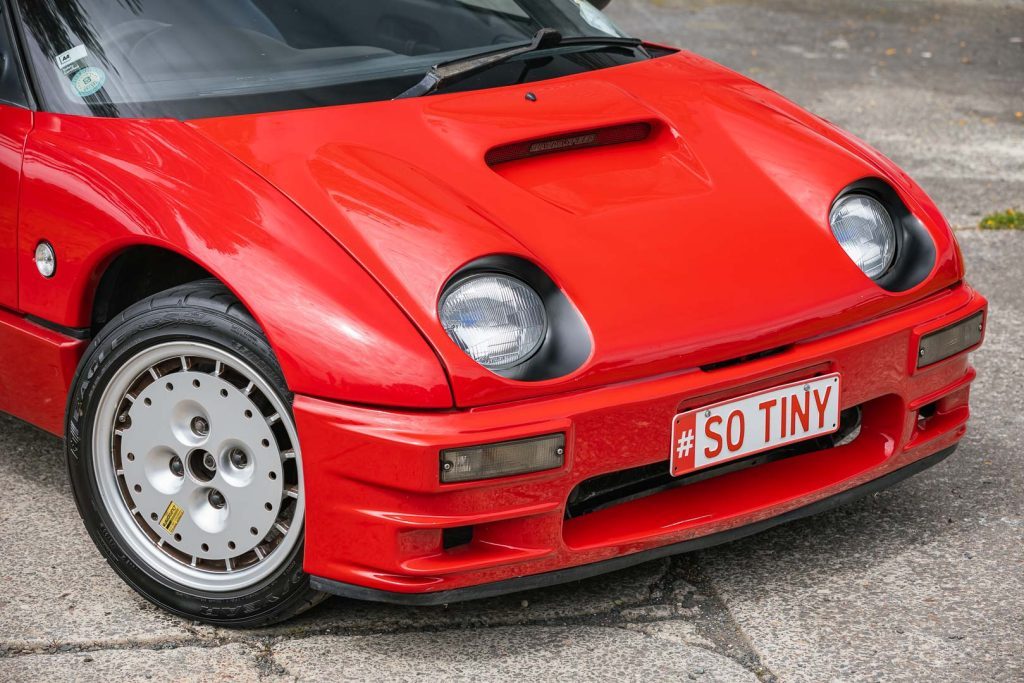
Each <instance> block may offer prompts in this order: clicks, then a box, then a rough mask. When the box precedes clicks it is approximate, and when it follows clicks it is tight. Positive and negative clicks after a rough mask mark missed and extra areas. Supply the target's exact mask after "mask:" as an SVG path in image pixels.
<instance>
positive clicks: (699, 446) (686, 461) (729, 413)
mask: <svg viewBox="0 0 1024 683" xmlns="http://www.w3.org/2000/svg"><path fill="white" fill-rule="evenodd" d="M839 386H840V385H839V374H838V373H836V374H832V375H826V376H824V377H816V378H814V379H811V380H805V381H802V382H794V383H792V384H787V385H785V386H781V387H775V388H773V389H767V390H765V391H759V392H757V393H756V394H749V395H747V396H743V397H741V398H736V399H732V400H729V401H723V402H722V403H716V404H715V405H712V406H706V407H704V408H700V409H698V410H691V411H689V412H686V413H681V414H679V415H676V417H675V420H673V422H672V457H671V460H670V462H671V470H672V476H675V477H678V476H680V475H683V474H686V473H687V472H693V471H694V470H699V469H702V468H704V467H711V466H713V465H717V464H719V463H723V462H728V461H730V460H736V459H737V458H743V457H746V456H749V455H756V454H757V453H762V452H764V451H768V450H771V449H773V448H778V447H780V446H786V445H788V444H792V443H797V442H799V441H806V440H807V439H813V438H814V437H816V436H823V435H825V434H831V433H833V432H835V431H838V429H839Z"/></svg>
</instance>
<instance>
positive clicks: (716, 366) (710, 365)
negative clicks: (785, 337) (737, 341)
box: [700, 344, 793, 372]
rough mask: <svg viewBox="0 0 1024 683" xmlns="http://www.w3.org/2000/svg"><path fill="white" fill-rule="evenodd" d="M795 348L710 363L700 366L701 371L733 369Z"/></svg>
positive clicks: (769, 350)
mask: <svg viewBox="0 0 1024 683" xmlns="http://www.w3.org/2000/svg"><path fill="white" fill-rule="evenodd" d="M791 348H793V345H792V344H789V345H787V346H778V347H776V348H774V349H768V350H766V351H758V352H757V353H751V354H747V355H746V356H740V357H739V358H730V359H729V360H723V361H719V362H717V363H708V364H707V365H702V366H700V369H701V370H703V371H704V372H714V371H715V370H721V369H723V368H728V367H732V366H733V365H740V364H741V363H749V362H750V361H754V360H760V359H761V358H769V357H771V356H777V355H779V354H780V353H785V352H786V351H789V350H790V349H791Z"/></svg>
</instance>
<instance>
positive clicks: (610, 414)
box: [295, 286, 986, 597]
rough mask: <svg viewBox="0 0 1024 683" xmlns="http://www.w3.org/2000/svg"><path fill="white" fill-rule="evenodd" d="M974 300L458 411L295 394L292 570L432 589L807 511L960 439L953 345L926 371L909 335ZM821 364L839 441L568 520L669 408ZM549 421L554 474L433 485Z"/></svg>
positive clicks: (960, 371)
mask: <svg viewBox="0 0 1024 683" xmlns="http://www.w3.org/2000/svg"><path fill="white" fill-rule="evenodd" d="M985 308H986V302H985V299H984V298H983V297H982V296H981V295H979V294H977V293H975V292H974V291H972V290H971V289H970V288H968V287H966V286H961V287H957V288H955V289H952V290H949V291H947V292H945V293H943V294H941V295H938V296H935V297H932V298H930V299H928V300H927V301H925V302H922V303H919V304H917V305H915V306H913V307H909V308H906V309H903V310H901V311H897V312H895V313H892V314H890V315H888V316H886V317H884V318H881V319H878V320H875V321H873V322H871V323H869V324H866V325H863V326H860V327H857V328H854V329H850V330H846V331H843V332H839V333H836V334H833V335H830V336H828V337H823V338H819V339H816V340H812V341H808V342H805V343H802V344H798V345H796V346H794V347H791V348H790V349H788V350H786V351H785V352H783V353H779V354H776V355H772V356H770V357H766V358H762V359H759V360H753V361H749V362H744V363H739V364H736V365H731V366H728V367H723V368H720V369H715V370H711V371H703V370H691V371H686V372H683V373H681V374H678V375H671V376H664V377H659V378H654V379H650V380H647V381H644V382H635V383H629V384H620V385H615V386H609V387H605V388H601V389H596V390H589V391H584V392H579V393H574V394H566V395H562V396H557V397H553V398H546V399H543V400H536V401H529V402H523V403H517V404H507V405H501V406H495V407H488V408H478V409H474V410H468V411H458V412H411V411H410V412H398V411H393V410H378V409H373V408H366V407H357V406H349V405H339V404H336V403H329V402H325V401H321V400H317V399H312V398H308V397H303V396H298V397H296V400H295V416H296V419H297V422H298V429H299V436H300V440H301V443H302V458H303V470H304V480H305V490H306V557H305V568H306V571H307V572H308V573H310V574H312V575H314V576H316V577H322V578H324V579H328V580H330V581H332V582H339V583H338V585H348V586H352V587H359V588H358V589H354V590H353V591H352V592H351V594H360V595H364V596H369V597H372V593H373V591H386V592H388V593H397V594H406V595H415V594H423V593H434V592H437V591H449V590H453V589H461V588H466V587H469V586H478V585H480V584H489V583H493V582H497V581H505V580H508V579H513V578H516V577H523V576H526V575H536V574H540V573H546V572H556V571H557V570H564V569H566V568H570V567H578V566H581V565H590V564H592V563H598V562H602V561H606V560H609V559H610V558H617V557H622V556H625V555H630V554H634V553H643V552H644V551H651V550H652V549H655V548H662V547H665V546H670V545H675V544H679V543H682V542H685V541H689V540H691V539H695V538H698V537H706V536H710V535H711V534H720V533H721V532H725V531H728V530H731V529H737V528H740V527H750V526H751V525H756V524H758V523H760V522H763V521H764V520H768V519H772V518H777V517H780V516H783V515H786V514H787V513H792V512H793V511H795V510H798V509H800V508H806V507H807V506H809V505H812V504H814V503H816V502H817V501H821V500H823V499H826V498H830V497H833V496H836V495H837V494H840V493H842V492H844V491H849V490H851V489H854V488H855V487H858V486H861V485H863V484H865V483H867V482H870V481H873V480H878V479H880V478H882V477H885V476H886V475H891V474H892V473H894V472H895V471H896V470H900V469H901V468H904V467H906V466H908V465H910V464H911V463H914V462H916V461H919V460H921V459H922V458H925V457H927V456H930V455H933V454H936V453H938V452H940V451H944V450H946V449H948V448H949V447H951V446H953V445H954V444H956V443H957V442H958V441H959V440H960V438H961V437H962V436H963V434H964V431H965V429H966V422H967V419H968V415H969V409H968V394H969V387H970V383H971V380H972V379H973V378H974V371H973V370H972V369H971V367H970V365H969V362H968V358H967V355H966V353H961V354H959V355H957V356H955V357H953V358H950V359H948V360H946V361H943V362H941V363H938V364H936V365H934V366H932V367H929V368H926V369H923V370H916V369H915V368H916V359H915V357H914V356H915V354H916V351H917V348H918V340H919V339H920V337H921V336H922V335H923V334H926V333H928V332H931V331H934V330H935V329H938V328H941V327H943V326H945V325H948V324H951V323H954V322H956V321H958V320H961V319H963V318H966V317H969V316H970V315H973V314H974V313H976V312H977V311H979V310H984V309H985ZM831 372H839V373H841V374H842V378H843V395H842V406H841V407H842V408H843V409H846V408H852V407H855V406H860V407H861V409H862V415H863V421H862V426H861V432H860V435H859V436H858V437H857V438H856V439H855V440H854V441H853V442H852V443H849V444H848V445H843V446H838V447H835V448H831V449H828V450H823V451H816V452H810V453H806V454H804V455H799V456H796V457H791V458H788V459H784V460H778V461H775V462H769V463H766V464H763V465H759V466H757V467H753V468H750V469H746V470H742V471H737V472H732V473H729V474H723V475H721V476H718V477H715V478H711V479H707V480H704V481H699V482H696V483H692V484H688V485H685V486H680V487H676V488H671V489H668V490H664V491H661V492H658V493H653V494H652V495H649V496H646V497H642V498H639V499H636V500H630V501H628V502H622V503H620V504H616V505H614V506H611V507H607V508H604V509H601V510H598V511H596V512H593V513H591V514H587V515H584V516H580V517H576V518H572V519H566V515H565V509H566V502H567V499H568V497H569V494H570V492H571V491H572V490H573V489H574V487H576V486H577V485H578V484H579V483H580V482H583V481H585V480H588V479H591V478H593V477H596V476H598V475H602V474H606V473H610V472H617V471H621V470H627V469H631V468H635V467H638V466H642V465H648V464H651V463H655V462H659V461H664V464H665V468H666V470H667V469H668V467H669V461H668V458H669V452H670V448H671V446H670V441H671V424H672V419H673V417H674V416H675V415H676V414H677V413H679V412H680V411H683V410H687V409H691V408H695V407H699V406H701V405H706V404H709V403H713V402H715V401H718V400H722V399H727V398H730V397H733V396H739V395H743V394H746V393H749V392H751V391H756V390H758V389H761V388H767V387H770V386H774V385H778V384H783V383H786V382H790V381H795V380H800V379H804V378H808V377H812V376H815V375H820V374H827V373H831ZM922 408H924V409H925V410H924V411H923V412H924V414H923V415H922V414H921V412H922ZM554 432H564V433H565V434H566V440H567V452H566V461H565V465H564V467H562V468H561V469H559V470H553V471H549V472H543V473H539V474H532V475H524V476H519V477H510V478H505V479H497V480H491V481H484V482H474V483H468V484H446V485H442V484H440V482H439V477H438V471H439V462H438V458H439V451H440V450H442V449H444V448H451V447H458V446H469V445H475V444H481V443H489V442H498V441H508V440H513V439H520V438H525V437H530V436H537V435H543V434H550V433H554ZM457 527H472V541H471V542H469V543H465V544H462V545H459V546H457V547H451V548H447V549H446V548H445V547H444V543H443V541H442V532H443V531H444V530H445V529H453V528H457ZM609 568H613V567H611V566H609ZM365 589H372V590H371V591H367V590H365Z"/></svg>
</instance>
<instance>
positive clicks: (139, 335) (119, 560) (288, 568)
mask: <svg viewBox="0 0 1024 683" xmlns="http://www.w3.org/2000/svg"><path fill="white" fill-rule="evenodd" d="M182 341H184V342H200V343H203V344H207V345H210V346H215V347H219V348H221V349H223V350H225V351H228V352H229V353H232V354H234V355H237V356H238V357H240V358H241V359H242V360H244V361H245V362H246V363H248V364H249V365H250V366H251V367H252V368H253V369H255V370H256V371H257V372H258V373H259V374H260V375H261V376H263V378H264V379H265V380H266V381H267V382H268V383H269V384H270V385H271V386H272V387H273V388H274V390H275V391H276V392H277V393H278V396H279V398H280V399H281V400H282V402H283V403H284V404H285V405H286V406H288V407H289V409H290V406H291V398H292V397H291V394H290V393H289V392H288V390H287V387H286V385H285V383H284V379H283V377H282V375H281V371H280V369H279V368H278V365H277V362H276V359H275V358H274V355H273V352H272V351H271V349H270V346H269V344H268V343H267V342H266V340H265V339H264V337H263V335H262V334H261V333H260V332H259V330H258V328H256V327H255V324H254V323H253V324H252V325H250V324H246V322H245V321H244V320H240V319H239V318H238V315H237V314H235V315H229V314H228V313H227V312H221V311H218V310H214V309H213V308H212V307H211V308H207V307H206V306H203V305H202V302H200V303H199V304H196V303H191V302H190V303H186V304H184V305H177V306H167V307H163V308H149V309H148V310H145V309H144V308H143V310H139V307H133V309H129V311H127V312H126V313H125V314H122V316H119V319H115V321H113V322H112V323H111V324H110V325H108V326H107V328H105V329H104V332H103V333H101V335H100V336H98V337H97V338H96V340H95V341H94V342H93V343H92V345H90V347H89V349H88V351H87V352H86V355H85V357H84V358H83V360H82V363H81V364H80V366H79V370H78V372H77V374H76V376H75V381H74V383H73V385H72V390H71V394H70V396H69V399H68V409H67V418H66V420H67V421H66V457H67V466H68V473H69V476H70V480H71V487H72V491H73V493H74V497H75V501H76V503H77V505H78V510H79V513H80V514H81V516H82V519H83V521H84V522H85V525H86V528H87V529H88V531H89V534H90V535H91V536H92V539H93V541H94V542H95V543H96V545H97V547H98V548H99V550H100V552H101V553H102V554H103V556H104V557H105V559H106V560H107V561H108V562H109V563H110V565H111V566H112V567H113V568H114V570H115V571H116V572H117V573H118V574H119V575H120V576H121V578H122V579H124V581H125V582H126V583H128V584H129V585H130V586H131V587H132V588H134V589H135V590H136V591H138V592H139V593H140V594H142V595H143V596H144V597H146V598H147V599H148V600H150V601H151V602H153V603H154V604H156V605H158V606H159V607H161V608H163V609H166V610H168V611H170V612H173V613H175V614H178V615H180V616H184V617H187V618H191V619H198V620H201V621H206V622H209V623H215V624H220V625H229V626H243V627H244V626H258V625H263V624H265V623H269V622H272V621H276V620H278V618H286V616H279V615H285V614H286V613H288V612H291V611H293V609H295V607H296V605H293V604H292V603H295V602H301V601H306V600H307V599H308V593H309V577H308V575H306V574H305V573H304V572H303V570H302V557H303V549H304V546H305V543H304V538H300V539H299V542H298V543H296V544H295V546H294V547H293V548H292V550H291V551H290V553H289V556H288V558H287V559H286V561H285V562H284V563H282V564H281V565H280V567H279V568H278V570H277V571H276V572H275V573H274V574H273V575H272V576H270V577H268V578H266V579H264V580H263V581H261V582H260V583H258V584H256V585H254V586H251V587H249V588H246V589H242V590H237V591H229V592H217V593H208V592H204V591H198V590H196V589H193V588H190V587H186V586H182V585H178V584H175V583H174V582H171V581H169V580H168V579H166V578H164V577H162V576H160V575H159V574H158V573H157V572H156V571H155V570H153V569H152V568H150V567H148V566H147V565H146V563H145V562H143V561H141V560H140V559H139V558H138V557H137V555H136V554H135V553H134V552H133V551H132V550H131V548H130V546H129V545H128V544H127V543H124V542H123V541H122V539H121V534H120V533H119V532H118V531H117V527H116V526H115V525H114V524H113V522H112V520H111V518H110V515H109V514H108V512H107V511H106V509H105V508H104V506H103V503H102V498H101V496H100V492H99V486H98V482H97V480H96V473H95V468H94V466H93V459H94V458H95V457H96V454H94V453H93V452H92V443H93V433H94V429H95V427H96V425H95V422H96V413H97V410H98V408H99V400H100V397H101V396H102V394H103V390H104V388H105V387H106V386H107V384H108V383H109V381H110V380H111V378H112V377H113V376H114V374H115V373H116V372H117V370H118V369H119V368H120V367H121V366H122V365H123V364H124V363H125V362H126V361H128V360H129V359H131V358H133V357H134V356H135V355H137V354H138V353H140V352H142V351H144V350H145V349H147V348H150V347H152V346H155V345H158V344H163V343H167V342H182ZM100 457H105V456H103V454H100ZM300 533H301V532H300Z"/></svg>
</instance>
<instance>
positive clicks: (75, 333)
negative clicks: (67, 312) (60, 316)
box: [25, 315, 92, 341]
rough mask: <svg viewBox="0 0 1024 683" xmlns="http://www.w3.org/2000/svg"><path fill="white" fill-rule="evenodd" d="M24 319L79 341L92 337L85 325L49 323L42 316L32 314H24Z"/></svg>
mask: <svg viewBox="0 0 1024 683" xmlns="http://www.w3.org/2000/svg"><path fill="white" fill-rule="evenodd" d="M25 320H27V321H29V322H30V323H32V324H33V325H39V327H45V328H46V329H48V330H50V331H51V332H56V333H57V334H63V335H64V336H65V337H71V338H72V339H78V340H80V341H87V340H89V339H92V330H90V329H89V328H87V327H64V326H63V325H58V324H57V323H51V322H50V321H49V320H43V319H42V318H39V317H36V316H34V315H26V316H25Z"/></svg>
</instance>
